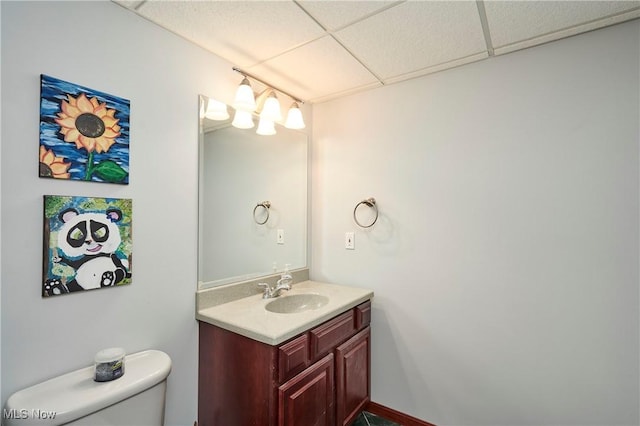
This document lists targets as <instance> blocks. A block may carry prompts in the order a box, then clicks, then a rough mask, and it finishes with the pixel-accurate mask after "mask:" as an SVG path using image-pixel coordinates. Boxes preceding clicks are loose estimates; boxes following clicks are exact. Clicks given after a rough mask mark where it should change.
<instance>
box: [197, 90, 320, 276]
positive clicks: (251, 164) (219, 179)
mask: <svg viewBox="0 0 640 426" xmlns="http://www.w3.org/2000/svg"><path fill="white" fill-rule="evenodd" d="M199 101H200V108H199V111H200V120H199V122H200V132H199V139H200V140H199V145H200V148H199V155H200V158H199V168H200V170H199V198H200V199H199V218H198V219H199V220H198V227H199V238H198V246H199V247H198V288H199V289H204V288H209V287H214V286H218V285H223V284H229V283H232V282H239V281H245V280H249V279H255V278H258V277H261V276H265V275H270V274H273V273H277V272H282V271H283V270H284V268H285V265H289V268H290V269H291V270H295V269H299V268H306V267H307V203H308V198H307V174H308V155H307V154H308V146H307V145H308V143H307V135H306V134H304V133H303V132H301V131H298V130H291V129H287V128H285V127H284V126H281V125H279V124H277V123H276V124H275V126H276V134H275V135H270V136H263V135H258V134H256V128H255V127H254V128H252V129H238V128H235V127H233V126H232V125H231V119H227V120H222V121H220V120H210V119H208V118H206V117H205V115H204V111H205V109H206V106H207V104H208V102H209V101H210V100H209V98H207V97H205V96H200V99H199ZM229 110H232V108H230V107H229ZM230 113H231V114H232V115H233V111H230ZM231 118H233V117H231ZM256 118H257V117H254V119H255V121H257V119H256ZM256 124H257V123H256Z"/></svg>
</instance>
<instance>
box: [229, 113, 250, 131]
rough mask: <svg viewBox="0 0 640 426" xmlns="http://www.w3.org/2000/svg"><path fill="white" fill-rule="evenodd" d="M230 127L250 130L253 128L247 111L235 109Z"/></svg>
mask: <svg viewBox="0 0 640 426" xmlns="http://www.w3.org/2000/svg"><path fill="white" fill-rule="evenodd" d="M231 125H232V126H233V127H236V128H238V129H251V128H253V126H255V123H254V122H253V115H252V114H251V112H249V111H243V110H241V109H237V110H236V112H235V114H234V115H233V121H232V122H231Z"/></svg>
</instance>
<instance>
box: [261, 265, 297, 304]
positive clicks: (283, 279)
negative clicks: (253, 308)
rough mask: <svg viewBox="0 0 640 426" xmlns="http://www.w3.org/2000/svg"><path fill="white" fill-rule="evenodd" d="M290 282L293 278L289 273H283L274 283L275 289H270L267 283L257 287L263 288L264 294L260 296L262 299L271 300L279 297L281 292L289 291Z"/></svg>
mask: <svg viewBox="0 0 640 426" xmlns="http://www.w3.org/2000/svg"><path fill="white" fill-rule="evenodd" d="M292 282H293V277H292V276H291V274H290V273H289V272H287V271H285V272H284V273H283V274H282V275H280V279H279V280H278V281H277V282H276V286H275V287H273V288H272V287H271V286H270V285H269V283H258V286H260V287H264V293H263V294H262V298H263V299H273V298H274V297H278V296H280V292H281V291H282V290H291V283H292Z"/></svg>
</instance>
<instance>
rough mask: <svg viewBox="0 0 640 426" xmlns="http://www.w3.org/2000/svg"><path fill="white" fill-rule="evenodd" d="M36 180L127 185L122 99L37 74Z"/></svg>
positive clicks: (125, 107) (126, 121)
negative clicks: (37, 145)
mask: <svg viewBox="0 0 640 426" xmlns="http://www.w3.org/2000/svg"><path fill="white" fill-rule="evenodd" d="M40 82H41V84H40V153H39V164H40V172H39V173H40V177H47V178H54V179H74V180H84V181H93V182H108V183H120V184H128V183H129V114H130V103H129V101H128V100H127V99H123V98H119V97H117V96H113V95H109V94H107V93H103V92H99V91H97V90H93V89H89V88H86V87H82V86H79V85H77V84H73V83H69V82H66V81H62V80H58V79H57V78H53V77H49V76H47V75H41V76H40Z"/></svg>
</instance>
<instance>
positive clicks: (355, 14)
mask: <svg viewBox="0 0 640 426" xmlns="http://www.w3.org/2000/svg"><path fill="white" fill-rule="evenodd" d="M398 3H399V2H398V1H388V0H387V1H379V0H377V1H366V0H365V1H326V0H325V1H316V0H311V1H308V0H303V1H299V2H298V4H299V5H300V6H301V7H302V8H304V9H305V10H306V11H307V12H308V13H309V14H310V15H311V16H313V17H314V18H315V19H316V20H317V21H318V22H319V23H320V24H321V25H322V26H324V27H325V28H326V29H327V30H329V31H334V30H337V29H339V28H342V27H344V26H345V25H348V24H351V23H353V22H356V21H359V20H361V19H363V18H366V17H368V16H369V15H372V14H373V13H375V12H377V11H379V10H381V9H385V8H389V7H392V6H393V5H395V4H398Z"/></svg>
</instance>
